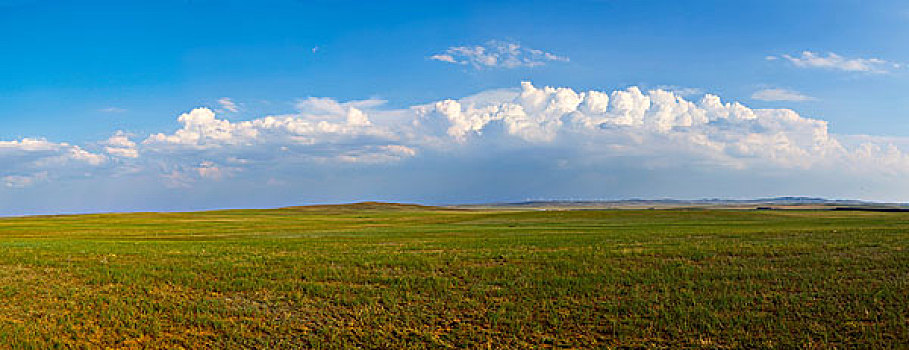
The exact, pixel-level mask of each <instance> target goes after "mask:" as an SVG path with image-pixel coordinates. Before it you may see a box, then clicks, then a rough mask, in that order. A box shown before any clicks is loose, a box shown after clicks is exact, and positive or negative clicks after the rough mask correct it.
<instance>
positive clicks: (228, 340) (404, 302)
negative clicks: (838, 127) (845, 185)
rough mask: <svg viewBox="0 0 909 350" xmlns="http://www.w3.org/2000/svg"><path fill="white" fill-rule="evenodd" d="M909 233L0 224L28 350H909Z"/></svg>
mask: <svg viewBox="0 0 909 350" xmlns="http://www.w3.org/2000/svg"><path fill="white" fill-rule="evenodd" d="M907 246H909V214H906V213H873V212H831V211H730V210H614V211H482V210H476V211H473V210H471V211H467V210H446V209H438V208H419V207H407V206H382V205H359V206H348V207H314V208H287V209H277V210H231V211H216V212H203V213H183V214H176V213H175V214H105V215H83V216H57V217H27V218H7V219H0V301H2V302H0V344H3V345H4V346H3V347H16V348H53V347H66V348H68V347H90V348H96V347H110V348H160V347H171V348H179V347H185V348H225V347H229V348H237V347H239V348H243V347H256V348H297V347H300V348H350V347H360V348H451V347H456V348H474V349H475V348H494V349H501V348H548V347H554V348H560V347H565V348H612V347H664V348H792V347H805V348H832V347H837V348H855V347H861V348H901V347H906V346H907V345H906V344H907V343H909V250H907V248H909V247H907Z"/></svg>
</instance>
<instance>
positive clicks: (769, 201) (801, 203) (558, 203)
mask: <svg viewBox="0 0 909 350" xmlns="http://www.w3.org/2000/svg"><path fill="white" fill-rule="evenodd" d="M459 207H475V208H528V209H529V208H538V209H650V208H652V209H667V208H741V209H833V208H842V209H849V208H856V209H861V208H863V209H876V208H881V209H884V208H893V209H909V204H906V203H881V202H869V201H861V200H851V199H826V198H818V197H794V196H788V197H774V198H757V199H720V198H704V199H625V200H534V201H524V202H513V203H492V204H478V205H468V206H459Z"/></svg>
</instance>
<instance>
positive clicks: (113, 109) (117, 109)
mask: <svg viewBox="0 0 909 350" xmlns="http://www.w3.org/2000/svg"><path fill="white" fill-rule="evenodd" d="M98 111H99V112H104V113H124V112H126V111H127V110H126V108H120V107H104V108H101V109H99V110H98Z"/></svg>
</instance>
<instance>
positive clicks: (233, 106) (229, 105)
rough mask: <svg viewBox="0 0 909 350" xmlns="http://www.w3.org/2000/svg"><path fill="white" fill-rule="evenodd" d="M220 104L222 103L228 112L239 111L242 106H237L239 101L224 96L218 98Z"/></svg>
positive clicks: (222, 106)
mask: <svg viewBox="0 0 909 350" xmlns="http://www.w3.org/2000/svg"><path fill="white" fill-rule="evenodd" d="M218 104H219V105H221V109H223V110H225V111H228V112H233V113H237V112H238V111H240V107H239V106H237V103H236V102H234V101H233V100H231V99H230V98H228V97H222V98H220V99H218Z"/></svg>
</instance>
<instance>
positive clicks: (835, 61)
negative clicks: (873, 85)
mask: <svg viewBox="0 0 909 350" xmlns="http://www.w3.org/2000/svg"><path fill="white" fill-rule="evenodd" d="M766 59H767V60H769V61H774V60H779V59H784V60H786V61H788V62H790V63H792V64H793V65H795V66H796V67H799V68H821V69H831V70H840V71H846V72H865V73H889V72H891V71H892V70H894V69H899V68H901V65H900V64H898V63H894V62H890V61H887V60H883V59H880V58H873V57H872V58H848V57H843V56H840V55H837V54H835V53H833V52H828V53H827V55H826V56H825V55H822V54H818V53H816V52H813V51H802V53H801V56H791V55H785V54H784V55H780V56H767V57H766Z"/></svg>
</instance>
